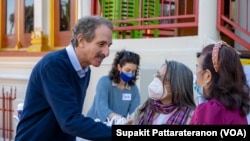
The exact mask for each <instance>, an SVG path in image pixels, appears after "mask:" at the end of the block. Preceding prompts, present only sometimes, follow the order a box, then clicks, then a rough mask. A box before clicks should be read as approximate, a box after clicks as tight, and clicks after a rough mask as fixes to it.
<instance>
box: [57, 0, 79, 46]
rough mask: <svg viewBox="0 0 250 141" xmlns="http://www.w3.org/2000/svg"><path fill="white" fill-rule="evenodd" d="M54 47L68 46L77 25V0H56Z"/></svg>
mask: <svg viewBox="0 0 250 141" xmlns="http://www.w3.org/2000/svg"><path fill="white" fill-rule="evenodd" d="M54 5H55V8H54V9H55V21H54V31H55V34H54V46H56V47H58V46H66V45H68V44H69V43H70V40H71V35H72V33H71V31H72V28H73V26H74V24H75V13H76V10H75V9H76V8H75V0H55V4H54Z"/></svg>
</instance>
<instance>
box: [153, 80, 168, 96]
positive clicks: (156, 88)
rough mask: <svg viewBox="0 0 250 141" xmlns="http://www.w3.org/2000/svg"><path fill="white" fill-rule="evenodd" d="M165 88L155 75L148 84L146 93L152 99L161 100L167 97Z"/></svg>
mask: <svg viewBox="0 0 250 141" xmlns="http://www.w3.org/2000/svg"><path fill="white" fill-rule="evenodd" d="M167 94H168V93H167V89H166V88H165V87H164V86H163V85H162V82H161V80H160V79H159V78H157V77H155V78H154V79H153V81H152V82H151V83H150V84H149V85H148V95H149V97H150V98H151V99H153V100H161V99H164V98H165V97H167Z"/></svg>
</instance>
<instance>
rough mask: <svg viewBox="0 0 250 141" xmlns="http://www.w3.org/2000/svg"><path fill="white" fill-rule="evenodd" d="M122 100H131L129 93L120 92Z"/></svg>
mask: <svg viewBox="0 0 250 141" xmlns="http://www.w3.org/2000/svg"><path fill="white" fill-rule="evenodd" d="M122 100H131V94H129V93H124V94H122Z"/></svg>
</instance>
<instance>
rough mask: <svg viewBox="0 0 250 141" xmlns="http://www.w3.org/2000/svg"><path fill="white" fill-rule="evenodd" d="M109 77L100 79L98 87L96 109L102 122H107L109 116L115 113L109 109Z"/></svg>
mask: <svg viewBox="0 0 250 141" xmlns="http://www.w3.org/2000/svg"><path fill="white" fill-rule="evenodd" d="M108 80H109V78H108V77H102V78H100V79H99V81H98V83H97V87H96V96H95V104H96V105H95V107H96V109H95V110H96V111H97V114H98V117H99V118H100V120H101V121H105V120H106V119H107V117H108V115H109V114H111V113H112V112H113V111H112V110H111V109H110V108H109V103H108V101H109V94H110V92H109V91H110V89H111V83H110V82H108Z"/></svg>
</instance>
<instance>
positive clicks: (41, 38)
mask: <svg viewBox="0 0 250 141" xmlns="http://www.w3.org/2000/svg"><path fill="white" fill-rule="evenodd" d="M48 50H49V47H48V36H47V35H44V34H43V32H42V30H41V28H35V29H34V31H32V32H31V46H29V48H28V50H27V51H28V52H41V51H48Z"/></svg>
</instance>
